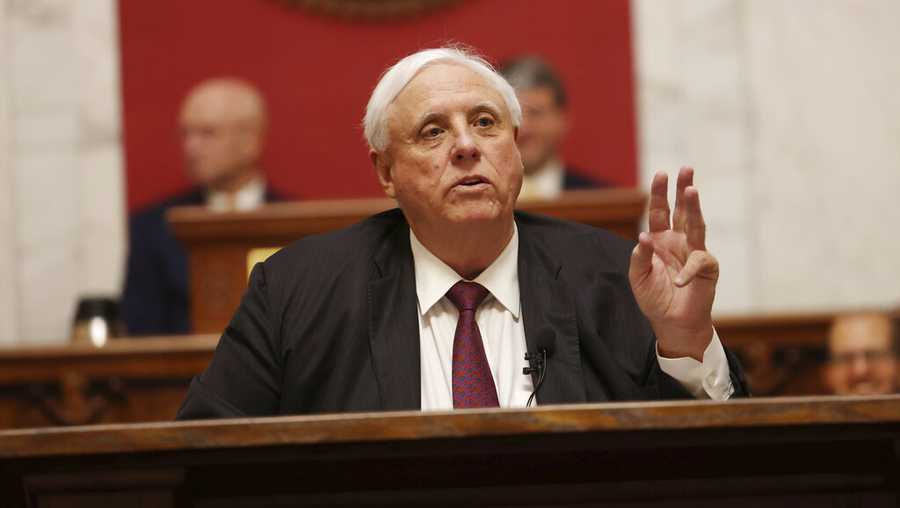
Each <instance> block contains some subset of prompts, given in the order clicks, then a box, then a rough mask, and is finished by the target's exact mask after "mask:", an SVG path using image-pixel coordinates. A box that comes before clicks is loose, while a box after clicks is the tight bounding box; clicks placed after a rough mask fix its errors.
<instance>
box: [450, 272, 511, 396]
mask: <svg viewBox="0 0 900 508" xmlns="http://www.w3.org/2000/svg"><path fill="white" fill-rule="evenodd" d="M487 295H488V290H487V289H485V287H484V286H482V285H480V284H477V283H475V282H465V281H459V282H457V283H456V284H454V285H453V287H452V288H450V291H447V298H449V299H450V301H451V302H453V305H455V306H456V308H457V309H459V321H457V322H456V334H455V335H454V336H453V407H454V408H469V407H498V406H499V405H500V403H499V402H498V400H497V388H496V387H495V386H494V376H493V375H492V374H491V368H490V366H489V365H488V362H487V357H486V356H485V354H484V343H483V342H481V332H479V331H478V323H476V322H475V310H476V309H477V308H478V306H479V305H481V302H482V301H484V298H485V297H486V296H487Z"/></svg>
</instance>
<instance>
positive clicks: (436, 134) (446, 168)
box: [372, 63, 522, 231]
mask: <svg viewBox="0 0 900 508" xmlns="http://www.w3.org/2000/svg"><path fill="white" fill-rule="evenodd" d="M387 114H388V124H387V127H388V129H387V130H388V135H389V139H390V141H389V145H388V147H387V148H386V149H385V150H384V152H383V153H376V152H372V157H373V161H374V162H375V166H376V168H377V169H378V176H379V179H380V180H381V184H382V187H383V188H384V191H385V193H386V194H387V195H389V196H391V197H394V198H396V199H397V201H398V202H399V203H400V206H401V208H402V209H403V211H404V213H405V214H406V216H407V218H408V220H409V222H410V224H411V225H412V226H413V230H414V231H416V230H417V228H431V229H432V231H436V229H435V228H441V227H445V226H450V225H460V224H472V225H476V224H477V223H478V222H479V221H493V220H497V219H501V220H503V219H504V218H506V217H508V218H509V220H512V214H513V208H514V206H515V202H516V197H517V196H518V194H519V189H520V187H521V185H522V160H521V158H520V156H519V151H518V150H517V149H516V142H515V137H516V130H515V128H514V127H513V124H512V119H511V117H510V114H509V111H508V110H507V108H506V103H505V102H504V101H503V98H502V97H501V96H500V94H499V93H498V92H497V91H496V90H495V89H494V88H493V87H492V86H491V85H490V84H489V83H488V82H487V81H486V80H485V79H484V78H482V77H481V76H479V75H478V74H476V73H475V72H473V71H471V70H469V69H468V68H466V67H464V66H461V65H456V64H441V63H438V64H434V65H431V66H428V67H426V68H425V69H423V70H422V71H421V72H420V73H419V74H418V75H417V76H416V77H415V78H413V79H412V81H410V82H409V84H408V85H407V86H406V88H404V89H403V91H402V92H400V94H399V95H398V96H397V98H396V99H395V100H394V102H393V103H392V104H391V106H390V107H389V108H388V112H387Z"/></svg>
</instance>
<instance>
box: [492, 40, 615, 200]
mask: <svg viewBox="0 0 900 508" xmlns="http://www.w3.org/2000/svg"><path fill="white" fill-rule="evenodd" d="M499 71H500V74H502V75H503V77H505V78H506V80H507V81H509V83H510V84H511V85H512V86H513V88H515V90H516V96H517V97H518V99H519V103H520V104H521V105H522V116H523V118H522V125H521V127H519V138H518V139H517V140H516V142H517V144H518V146H519V152H520V153H521V154H522V163H523V164H525V176H524V179H523V181H522V193H521V195H520V196H519V199H555V198H557V197H559V195H560V193H561V192H562V191H564V190H576V189H590V188H596V187H605V186H606V185H607V184H606V183H605V182H602V181H597V180H593V179H591V178H588V177H587V176H584V175H583V174H581V173H580V172H579V171H577V170H574V169H572V168H570V167H566V166H564V163H563V160H562V155H561V153H560V151H561V150H562V144H563V141H564V140H565V137H566V134H567V133H568V131H569V114H568V110H567V106H568V97H567V95H566V89H565V87H564V86H563V83H562V80H561V79H560V78H559V76H558V75H557V74H556V71H554V70H553V68H552V67H550V65H549V64H548V63H546V62H545V61H543V60H541V59H540V58H538V57H536V56H522V57H517V58H514V59H512V60H509V61H507V62H505V63H503V64H502V65H501V66H500V68H499Z"/></svg>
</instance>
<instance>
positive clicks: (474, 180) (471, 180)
mask: <svg viewBox="0 0 900 508" xmlns="http://www.w3.org/2000/svg"><path fill="white" fill-rule="evenodd" d="M487 183H490V182H489V181H488V180H487V178H484V177H481V176H477V175H473V176H467V177H465V178H460V179H459V181H457V182H456V185H454V187H456V186H462V187H474V186H476V185H480V184H487Z"/></svg>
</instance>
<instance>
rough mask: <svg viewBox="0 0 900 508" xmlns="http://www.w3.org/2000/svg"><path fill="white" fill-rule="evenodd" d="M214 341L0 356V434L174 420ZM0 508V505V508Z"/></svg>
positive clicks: (159, 341) (115, 344)
mask: <svg viewBox="0 0 900 508" xmlns="http://www.w3.org/2000/svg"><path fill="white" fill-rule="evenodd" d="M218 340H219V337H218V336H187V337H160V338H142V339H112V340H110V341H109V342H108V343H107V344H106V345H105V346H104V347H102V348H96V347H94V346H92V345H90V344H68V345H61V346H50V347H46V346H44V347H27V348H15V349H0V428H11V427H18V428H21V427H43V426H48V425H85V424H94V423H104V422H142V421H144V422H146V421H159V420H171V419H173V418H174V417H175V413H176V412H177V411H178V408H179V406H180V405H181V401H182V400H184V395H185V393H186V392H187V387H188V384H189V383H190V380H191V378H192V377H193V376H195V375H196V374H198V373H200V372H202V371H203V369H205V368H206V365H207V364H209V360H210V359H211V358H212V354H213V350H214V349H215V347H216V343H217V342H218ZM0 506H2V504H0Z"/></svg>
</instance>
